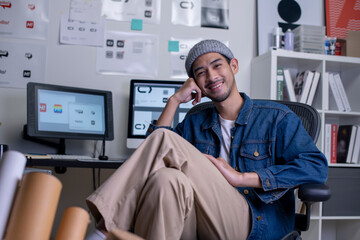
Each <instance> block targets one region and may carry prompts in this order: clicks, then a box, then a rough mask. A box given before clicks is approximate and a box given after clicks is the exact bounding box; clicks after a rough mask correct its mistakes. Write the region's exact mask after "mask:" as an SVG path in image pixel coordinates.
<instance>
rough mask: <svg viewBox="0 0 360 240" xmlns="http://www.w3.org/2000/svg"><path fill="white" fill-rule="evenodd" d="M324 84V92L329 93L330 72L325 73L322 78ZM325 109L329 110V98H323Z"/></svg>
mask: <svg viewBox="0 0 360 240" xmlns="http://www.w3.org/2000/svg"><path fill="white" fill-rule="evenodd" d="M322 82H323V84H322V87H323V92H325V93H329V73H328V72H325V73H324V75H323V76H322ZM329 94H330V93H329ZM323 109H324V110H329V96H328V97H325V98H323Z"/></svg>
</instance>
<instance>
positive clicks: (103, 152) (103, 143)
mask: <svg viewBox="0 0 360 240" xmlns="http://www.w3.org/2000/svg"><path fill="white" fill-rule="evenodd" d="M108 159H109V158H108V156H105V139H103V141H102V154H101V155H100V156H99V160H108Z"/></svg>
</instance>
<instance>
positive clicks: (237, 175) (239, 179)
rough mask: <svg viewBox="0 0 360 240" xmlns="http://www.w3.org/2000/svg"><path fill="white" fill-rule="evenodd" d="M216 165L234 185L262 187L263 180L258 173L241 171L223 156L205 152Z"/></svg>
mask: <svg viewBox="0 0 360 240" xmlns="http://www.w3.org/2000/svg"><path fill="white" fill-rule="evenodd" d="M204 155H205V157H206V158H207V159H209V160H210V161H211V162H212V163H213V164H214V165H215V167H216V168H217V169H218V170H219V171H220V172H221V174H222V175H223V176H224V177H225V179H226V180H227V181H228V182H229V183H230V184H231V185H232V186H234V187H255V188H262V185H261V181H260V178H259V176H258V175H257V173H255V172H246V173H241V172H237V171H236V170H235V169H233V168H232V167H231V166H230V165H229V164H228V163H227V162H226V161H225V160H224V159H223V158H221V157H219V158H215V157H213V156H211V155H208V154H204Z"/></svg>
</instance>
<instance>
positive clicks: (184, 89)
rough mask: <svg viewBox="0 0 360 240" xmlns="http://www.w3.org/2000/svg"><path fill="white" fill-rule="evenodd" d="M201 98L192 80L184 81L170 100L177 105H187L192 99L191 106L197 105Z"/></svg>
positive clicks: (198, 89) (199, 91)
mask: <svg viewBox="0 0 360 240" xmlns="http://www.w3.org/2000/svg"><path fill="white" fill-rule="evenodd" d="M201 97H202V94H201V90H200V88H199V87H198V85H197V84H196V82H195V80H194V79H193V78H189V79H188V80H186V82H185V83H184V84H183V85H182V86H181V88H180V89H179V90H177V91H176V93H175V94H174V95H173V96H172V98H174V99H176V101H177V102H179V104H180V103H187V102H189V101H190V100H192V99H194V100H193V102H192V104H193V105H195V104H197V103H199V102H200V101H201Z"/></svg>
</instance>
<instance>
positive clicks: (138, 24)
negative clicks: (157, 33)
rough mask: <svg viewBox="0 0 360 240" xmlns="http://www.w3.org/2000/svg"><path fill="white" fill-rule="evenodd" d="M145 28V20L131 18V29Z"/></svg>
mask: <svg viewBox="0 0 360 240" xmlns="http://www.w3.org/2000/svg"><path fill="white" fill-rule="evenodd" d="M142 29H143V20H142V19H132V20H131V30H136V31H142Z"/></svg>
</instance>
